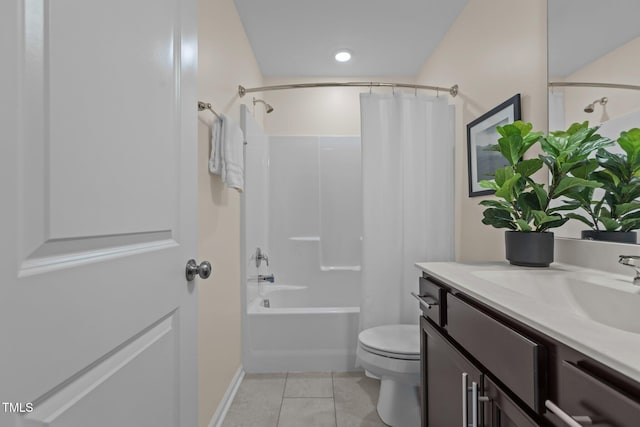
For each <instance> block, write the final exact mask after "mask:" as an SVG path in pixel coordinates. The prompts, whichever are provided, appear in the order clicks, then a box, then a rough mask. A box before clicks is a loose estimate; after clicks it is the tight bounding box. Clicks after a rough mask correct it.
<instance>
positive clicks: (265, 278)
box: [249, 274, 275, 283]
mask: <svg viewBox="0 0 640 427" xmlns="http://www.w3.org/2000/svg"><path fill="white" fill-rule="evenodd" d="M249 280H250V281H252V282H258V283H262V282H270V283H274V281H275V278H274V277H273V274H258V275H257V276H251V277H249Z"/></svg>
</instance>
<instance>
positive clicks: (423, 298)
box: [411, 292, 438, 309]
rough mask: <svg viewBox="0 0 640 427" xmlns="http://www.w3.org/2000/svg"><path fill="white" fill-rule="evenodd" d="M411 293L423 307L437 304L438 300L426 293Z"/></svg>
mask: <svg viewBox="0 0 640 427" xmlns="http://www.w3.org/2000/svg"><path fill="white" fill-rule="evenodd" d="M411 295H412V296H413V297H414V298H415V299H417V300H418V302H419V303H420V305H421V306H423V307H424V308H427V309H429V308H431V307H433V306H434V305H438V301H436V300H435V298H432V297H430V296H428V295H418V294H416V293H415V292H411Z"/></svg>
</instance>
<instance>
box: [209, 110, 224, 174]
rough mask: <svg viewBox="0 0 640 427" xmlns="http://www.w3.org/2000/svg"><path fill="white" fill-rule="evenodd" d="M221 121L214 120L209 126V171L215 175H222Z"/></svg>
mask: <svg viewBox="0 0 640 427" xmlns="http://www.w3.org/2000/svg"><path fill="white" fill-rule="evenodd" d="M221 152H222V120H220V119H218V118H216V119H215V120H214V121H213V125H212V126H211V157H210V158H209V171H211V173H214V174H216V175H221V174H222V155H221Z"/></svg>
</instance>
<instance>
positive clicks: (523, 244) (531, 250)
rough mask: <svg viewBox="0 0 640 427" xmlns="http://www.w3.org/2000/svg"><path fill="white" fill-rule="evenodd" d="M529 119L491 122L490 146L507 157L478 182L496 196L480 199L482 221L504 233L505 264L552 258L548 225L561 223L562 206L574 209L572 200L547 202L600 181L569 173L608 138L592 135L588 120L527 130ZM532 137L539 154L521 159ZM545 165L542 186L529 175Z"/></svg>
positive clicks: (538, 264)
mask: <svg viewBox="0 0 640 427" xmlns="http://www.w3.org/2000/svg"><path fill="white" fill-rule="evenodd" d="M532 128H533V126H532V125H531V124H530V123H523V122H521V121H516V122H514V123H512V124H508V125H505V126H497V127H496V130H497V131H498V133H499V134H500V139H498V144H497V145H494V146H493V147H492V149H493V150H495V151H499V152H500V153H501V154H502V156H503V157H504V158H505V159H507V161H508V163H509V165H508V166H506V167H504V168H502V169H498V170H497V171H496V173H495V175H494V179H492V180H485V181H482V182H481V185H482V186H483V187H484V188H490V189H493V190H495V191H496V193H495V195H496V196H497V197H498V198H500V199H502V200H483V201H482V202H480V204H481V205H483V206H486V207H487V209H485V211H484V212H483V215H484V218H483V219H482V222H483V223H484V224H487V225H491V226H493V227H496V228H506V229H508V230H507V231H506V233H505V248H506V258H507V260H509V262H510V263H511V264H515V265H524V266H530V267H547V266H548V265H549V264H550V263H551V262H553V245H554V238H553V233H552V232H549V231H548V230H549V229H551V228H554V227H559V226H561V225H563V224H564V223H566V222H567V221H568V220H569V219H570V217H568V216H566V215H564V214H563V211H568V210H573V209H575V205H574V204H564V205H560V206H552V205H551V201H552V200H554V199H557V198H558V197H560V196H563V195H566V194H568V193H570V192H572V191H578V190H582V189H584V188H595V187H601V186H602V184H601V183H599V182H597V181H595V180H590V179H586V178H580V177H576V176H571V175H570V173H571V172H572V171H574V170H576V169H578V168H581V167H585V166H586V165H587V164H588V163H589V160H588V157H589V154H590V153H591V152H593V151H594V150H597V149H599V148H602V147H604V146H607V145H609V144H610V143H611V141H610V140H608V139H606V138H602V137H601V136H600V135H598V134H596V130H597V128H589V127H588V123H586V122H585V123H581V124H579V123H576V124H574V125H572V126H571V127H570V128H569V129H568V130H566V131H559V132H551V133H550V134H548V135H547V136H543V133H542V132H533V131H532ZM537 142H539V143H540V147H541V148H542V151H543V152H544V153H543V154H541V155H539V156H538V158H532V159H524V155H525V154H526V153H527V151H529V149H530V148H531V147H532V146H534V144H536V143H537ZM543 166H546V167H547V168H548V170H549V174H550V182H549V184H548V185H546V186H545V184H541V183H537V182H536V181H535V180H534V178H533V174H535V173H536V172H538V171H539V170H540V169H542V168H543Z"/></svg>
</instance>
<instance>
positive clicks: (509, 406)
mask: <svg viewBox="0 0 640 427" xmlns="http://www.w3.org/2000/svg"><path fill="white" fill-rule="evenodd" d="M485 386H486V389H485V396H487V397H488V398H489V400H488V401H487V402H484V403H483V405H486V406H487V407H490V408H491V410H490V413H491V414H490V415H491V424H490V425H491V426H494V427H537V426H538V423H536V422H535V421H534V420H533V419H532V418H531V417H529V416H528V415H527V414H526V413H525V412H524V411H522V409H520V408H519V407H518V405H517V404H516V403H515V402H513V401H512V400H511V398H509V396H508V395H507V394H506V393H505V392H504V391H503V390H502V389H501V388H500V387H498V386H497V385H496V384H495V383H494V382H493V381H491V380H490V379H489V378H488V377H485ZM487 412H489V411H487Z"/></svg>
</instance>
